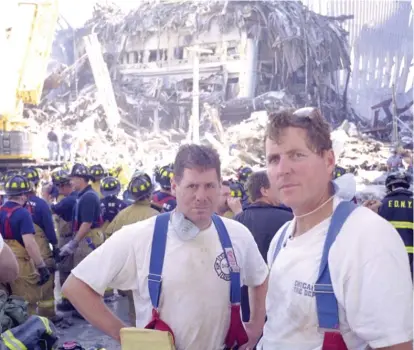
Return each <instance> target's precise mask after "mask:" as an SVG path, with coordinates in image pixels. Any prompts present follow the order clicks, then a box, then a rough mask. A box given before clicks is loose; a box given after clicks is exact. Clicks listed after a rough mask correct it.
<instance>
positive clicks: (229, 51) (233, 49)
mask: <svg viewBox="0 0 414 350" xmlns="http://www.w3.org/2000/svg"><path fill="white" fill-rule="evenodd" d="M238 54H239V53H238V50H237V47H236V46H229V47H227V56H236V55H238Z"/></svg>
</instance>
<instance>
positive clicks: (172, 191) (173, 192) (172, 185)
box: [171, 176, 177, 196]
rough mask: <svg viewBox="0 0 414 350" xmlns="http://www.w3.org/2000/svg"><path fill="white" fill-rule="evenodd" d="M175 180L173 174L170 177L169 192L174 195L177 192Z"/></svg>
mask: <svg viewBox="0 0 414 350" xmlns="http://www.w3.org/2000/svg"><path fill="white" fill-rule="evenodd" d="M176 191H177V182H176V181H175V177H174V176H173V177H172V178H171V193H172V195H173V196H175V194H176V193H177V192H176Z"/></svg>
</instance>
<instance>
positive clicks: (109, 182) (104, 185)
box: [101, 176, 121, 197]
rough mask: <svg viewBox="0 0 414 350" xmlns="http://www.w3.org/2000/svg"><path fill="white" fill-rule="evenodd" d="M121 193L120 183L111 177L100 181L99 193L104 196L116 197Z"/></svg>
mask: <svg viewBox="0 0 414 350" xmlns="http://www.w3.org/2000/svg"><path fill="white" fill-rule="evenodd" d="M120 191H121V183H120V182H119V180H118V179H117V178H115V177H113V176H108V177H105V178H104V179H102V181H101V193H102V195H103V196H104V197H106V196H117V195H118V193H119V192H120Z"/></svg>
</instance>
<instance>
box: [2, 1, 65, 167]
mask: <svg viewBox="0 0 414 350" xmlns="http://www.w3.org/2000/svg"><path fill="white" fill-rule="evenodd" d="M5 7H7V8H5ZM0 13H1V15H0V17H4V18H0V26H1V27H0V52H1V57H0V168H2V169H5V168H15V167H19V166H23V165H27V164H31V163H35V162H36V161H35V159H33V147H32V145H33V143H32V137H31V135H30V132H28V130H27V125H26V123H25V122H24V120H23V106H24V104H32V105H37V104H39V102H40V98H41V94H42V90H43V83H44V79H45V76H46V70H47V65H48V62H49V56H50V51H51V49H52V42H53V39H54V33H55V28H56V24H57V20H58V16H59V13H58V0H33V1H21V0H17V1H4V2H2V4H0Z"/></svg>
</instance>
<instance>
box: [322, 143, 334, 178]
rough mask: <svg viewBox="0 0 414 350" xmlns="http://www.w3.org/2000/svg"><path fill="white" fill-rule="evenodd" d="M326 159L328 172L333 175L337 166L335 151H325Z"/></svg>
mask: <svg viewBox="0 0 414 350" xmlns="http://www.w3.org/2000/svg"><path fill="white" fill-rule="evenodd" d="M324 159H325V164H326V167H327V169H328V171H329V172H330V173H331V174H332V173H333V171H334V169H335V164H336V160H335V153H334V151H333V150H332V149H331V150H329V151H325V154H324Z"/></svg>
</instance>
